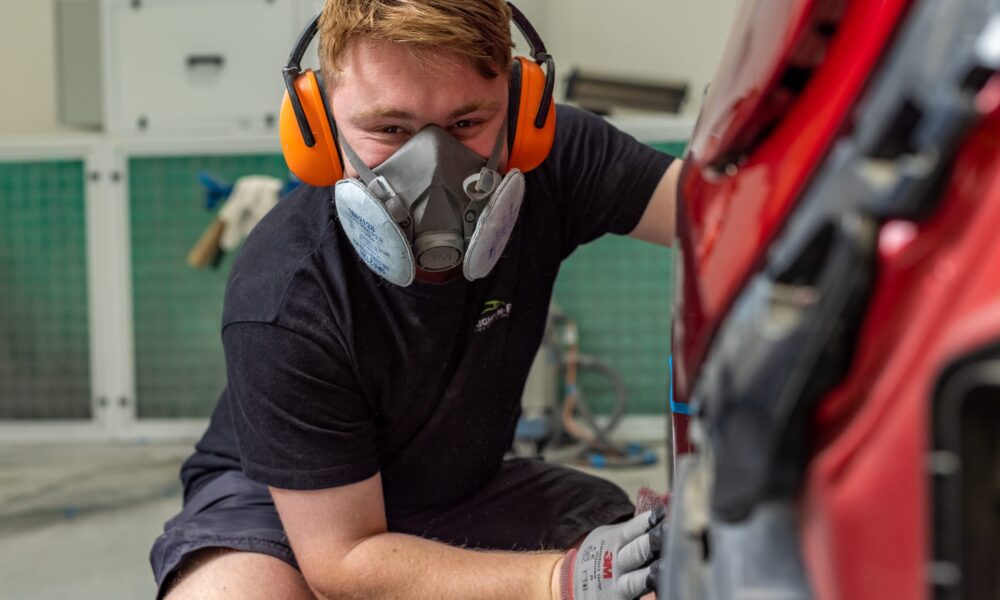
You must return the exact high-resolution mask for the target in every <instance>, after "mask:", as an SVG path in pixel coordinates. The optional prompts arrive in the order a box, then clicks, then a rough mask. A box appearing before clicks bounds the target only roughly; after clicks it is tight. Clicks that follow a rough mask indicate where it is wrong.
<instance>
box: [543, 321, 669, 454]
mask: <svg viewBox="0 0 1000 600" xmlns="http://www.w3.org/2000/svg"><path fill="white" fill-rule="evenodd" d="M562 320H563V321H564V334H563V341H564V344H565V346H566V351H565V353H564V358H563V367H564V369H565V387H564V390H565V392H564V394H565V395H564V398H563V406H562V410H561V420H560V423H561V424H562V427H563V429H564V430H565V432H566V433H567V434H569V435H570V436H571V437H572V438H573V439H574V440H576V442H577V443H576V444H575V445H574V446H573V447H571V448H569V449H567V450H565V451H564V452H566V453H568V454H570V456H571V457H572V458H573V459H575V460H576V461H583V462H585V463H588V464H590V465H591V466H594V467H633V466H638V465H647V464H653V463H654V462H656V455H655V454H654V453H653V452H651V451H649V450H647V449H645V448H643V447H641V446H639V445H637V444H619V443H616V442H614V441H612V440H611V432H612V431H614V430H615V428H617V427H618V425H619V424H620V423H621V420H622V417H624V416H625V413H626V411H627V410H628V388H627V387H626V385H625V381H624V380H623V379H622V377H621V375H620V374H619V373H618V372H617V371H616V370H615V369H614V368H612V367H611V366H610V365H609V364H607V363H606V362H604V361H603V360H601V359H599V358H597V357H596V356H591V355H588V354H580V352H579V335H578V330H577V327H576V322H575V321H573V320H572V319H570V318H563V319H562ZM581 367H582V368H586V369H591V370H594V371H598V372H600V373H601V374H603V375H604V376H605V377H607V378H608V379H609V380H610V381H611V383H612V385H613V386H614V389H615V404H614V408H613V410H612V412H611V415H610V417H609V419H608V421H607V423H606V424H604V425H601V424H599V423H598V422H597V419H596V417H595V415H594V412H593V410H591V408H590V405H589V404H588V403H587V402H586V399H585V398H584V396H583V394H582V392H581V389H580V386H579V384H578V381H577V380H578V374H579V369H580V368H581ZM577 411H579V413H580V416H581V417H582V419H583V421H584V422H585V424H586V426H583V425H581V424H580V423H578V422H577V421H576V419H575V417H574V414H575V413H576V412H577ZM560 454H562V453H560Z"/></svg>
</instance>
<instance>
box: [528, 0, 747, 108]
mask: <svg viewBox="0 0 1000 600" xmlns="http://www.w3.org/2000/svg"><path fill="white" fill-rule="evenodd" d="M740 2H741V0H617V1H611V0H528V1H527V2H525V0H521V2H519V3H518V5H519V6H520V4H526V6H525V8H524V9H523V10H524V12H525V14H527V15H528V16H529V17H531V18H532V19H535V18H537V19H538V21H539V23H535V27H536V28H537V29H539V33H540V34H541V35H542V39H544V40H545V44H546V46H548V48H549V51H550V53H551V54H552V55H553V57H554V58H555V60H556V68H557V70H558V72H560V73H562V75H563V76H565V75H567V74H568V73H569V72H570V70H571V69H572V68H573V67H579V68H581V69H583V70H586V71H592V72H600V73H604V74H612V75H615V74H617V75H621V76H623V77H625V76H632V77H639V78H644V79H650V78H651V79H660V80H668V81H669V80H674V81H678V82H687V83H688V85H689V93H688V103H687V104H686V105H685V107H684V112H685V113H689V114H691V113H697V111H698V109H699V108H700V105H701V97H702V92H703V91H704V89H705V86H706V85H707V84H708V82H709V81H710V80H711V78H712V74H713V73H714V71H715V66H716V64H717V63H718V61H719V59H720V58H721V56H722V50H723V46H724V44H725V42H726V38H727V36H728V34H729V29H730V27H731V26H732V22H733V19H734V18H735V16H736V12H737V8H738V6H739V4H740ZM536 15H537V17H536ZM558 85H559V92H560V97H561V94H562V92H563V89H564V86H565V84H564V82H563V81H562V78H560V81H559V84H558Z"/></svg>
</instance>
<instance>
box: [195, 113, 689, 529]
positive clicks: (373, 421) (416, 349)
mask: <svg viewBox="0 0 1000 600" xmlns="http://www.w3.org/2000/svg"><path fill="white" fill-rule="evenodd" d="M670 160H671V158H670V157H668V156H667V155H664V154H661V153H659V152H657V151H655V150H653V149H651V148H649V147H648V146H646V145H644V144H640V143H639V142H637V141H636V140H634V139H633V138H631V137H630V136H628V135H626V134H624V133H622V132H620V131H618V130H616V129H614V128H613V127H611V126H610V125H608V124H607V123H606V122H605V121H604V120H603V119H601V118H599V117H596V116H593V115H590V114H588V113H585V112H582V111H580V110H577V109H574V108H571V107H567V106H559V107H558V108H557V120H556V136H555V144H554V148H553V150H552V153H551V154H550V155H549V157H548V159H547V160H546V161H545V163H543V164H542V166H540V167H539V168H537V169H535V170H534V171H532V172H530V173H527V174H526V176H525V178H526V188H527V189H526V193H525V198H524V202H523V203H522V206H521V212H520V215H519V216H518V220H517V224H516V226H515V228H514V230H513V233H512V235H511V238H510V241H509V243H508V244H507V247H506V249H505V250H504V253H503V255H502V257H501V259H500V260H499V262H498V263H497V265H496V267H495V268H494V269H493V271H492V272H491V273H490V274H489V275H488V276H487V277H486V278H484V279H481V280H478V281H475V282H469V281H466V280H465V279H464V278H462V277H461V276H459V278H457V279H455V280H453V281H451V282H448V283H443V284H431V283H422V282H415V283H414V284H413V285H411V286H410V287H406V288H402V287H398V286H395V285H393V284H390V283H388V282H386V281H384V280H382V279H380V278H379V277H378V276H377V275H375V274H374V273H372V272H371V271H370V270H369V269H368V268H367V267H366V266H365V265H364V264H363V263H362V262H361V261H360V260H359V259H358V258H357V256H356V254H355V252H354V249H353V248H352V246H351V244H350V242H349V241H348V239H347V237H346V236H345V235H344V233H343V231H342V230H341V228H340V225H339V223H338V221H337V219H336V216H335V211H334V210H333V206H332V202H331V200H332V190H333V188H311V187H303V188H300V189H299V190H297V191H296V192H295V193H293V194H292V195H290V196H289V197H287V198H285V199H283V200H282V201H281V202H279V203H278V205H277V207H275V208H274V209H273V210H272V211H271V212H270V213H269V214H268V215H267V217H266V218H265V219H264V220H263V221H261V223H260V224H259V225H258V226H257V227H256V228H255V229H254V231H253V233H252V235H250V237H249V239H247V241H246V243H245V245H244V247H243V248H242V250H241V251H240V253H239V256H238V257H237V258H236V260H235V263H234V265H233V269H232V273H231V275H230V279H229V284H228V287H227V289H226V298H225V308H224V313H223V324H222V326H223V329H222V339H223V345H224V347H225V353H226V368H227V376H228V389H227V390H226V392H224V393H223V395H222V397H221V399H220V401H219V404H218V406H217V408H216V410H215V413H214V414H213V417H212V420H211V423H210V426H209V429H208V431H207V432H206V434H205V436H204V438H203V439H202V440H201V442H199V444H198V448H197V453H196V455H195V456H194V457H192V459H191V460H189V461H188V465H187V466H186V473H185V482H186V483H188V484H191V483H192V480H193V479H197V477H198V475H200V474H203V473H205V472H206V471H209V470H213V469H219V468H234V467H235V466H236V465H237V464H238V465H240V466H241V467H242V469H243V471H244V472H245V473H246V475H247V476H248V477H250V478H251V479H254V480H256V481H259V482H262V483H265V484H267V485H271V486H274V487H278V488H288V489H320V488H328V487H334V486H340V485H346V484H349V483H354V482H358V481H361V480H364V479H367V478H368V477H371V476H372V475H374V474H375V473H377V472H381V474H382V483H383V492H384V495H385V501H386V509H387V511H388V512H389V513H390V516H391V515H392V514H396V515H403V514H407V513H410V512H412V511H416V510H421V509H426V508H430V507H433V506H447V505H450V504H452V503H454V502H456V501H458V500H460V499H462V498H464V497H466V496H467V495H469V494H470V493H472V492H473V491H474V490H476V489H477V488H478V487H480V486H481V485H483V484H484V483H485V482H486V481H487V480H488V479H489V478H490V477H491V476H492V475H493V474H494V473H495V472H496V471H497V469H498V468H499V466H500V464H501V461H502V459H503V456H504V454H505V452H506V451H507V450H508V449H509V447H510V444H511V440H512V436H513V433H514V427H515V425H516V422H517V419H518V416H519V413H520V398H521V392H522V389H523V387H524V382H525V379H526V378H527V374H528V369H529V367H530V366H531V362H532V359H533V357H534V355H535V352H536V351H537V349H538V346H539V343H540V341H541V337H542V333H543V330H544V326H545V320H546V314H547V311H548V307H549V301H550V298H551V296H552V288H553V284H554V282H555V279H556V274H557V272H558V270H559V264H560V263H561V261H562V260H563V259H564V258H566V257H567V256H569V254H570V253H571V252H572V251H573V250H574V249H575V248H576V247H577V246H578V245H580V244H583V243H586V242H588V241H591V240H593V239H595V238H597V237H599V236H601V235H602V234H604V233H606V232H613V233H618V234H626V233H629V232H630V231H631V230H632V229H634V228H635V226H636V224H637V223H638V221H639V218H640V217H641V216H642V213H643V211H644V209H645V207H646V205H647V203H648V201H649V199H650V197H651V195H652V193H653V190H654V188H655V186H656V184H657V183H658V182H659V180H660V178H661V177H662V175H663V172H664V170H665V169H666V167H667V165H668V164H669V163H670ZM594 283H595V285H600V282H599V281H595V282H594ZM189 487H190V486H189ZM190 491H191V490H190V489H189V490H188V492H189V493H190Z"/></svg>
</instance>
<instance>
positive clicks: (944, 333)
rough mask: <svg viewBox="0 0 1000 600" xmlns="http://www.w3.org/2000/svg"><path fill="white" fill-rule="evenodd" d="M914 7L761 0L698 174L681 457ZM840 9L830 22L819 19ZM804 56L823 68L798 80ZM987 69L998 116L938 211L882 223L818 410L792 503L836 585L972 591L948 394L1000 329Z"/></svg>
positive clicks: (681, 386)
mask: <svg viewBox="0 0 1000 600" xmlns="http://www.w3.org/2000/svg"><path fill="white" fill-rule="evenodd" d="M911 4H917V2H916V1H914V2H910V1H909V0H833V1H829V0H797V1H791V0H753V1H747V2H745V4H744V10H743V12H742V14H741V16H740V18H739V19H738V21H737V25H736V27H735V29H734V31H733V33H732V34H731V37H730V42H729V45H728V47H727V51H726V53H725V55H724V58H723V61H722V63H721V65H720V67H719V69H718V71H717V74H716V77H715V78H714V81H713V84H712V87H711V90H710V92H709V94H708V96H707V97H706V100H705V104H704V107H703V109H702V112H701V115H700V117H699V122H698V125H697V127H696V129H695V133H694V135H693V138H692V140H691V143H690V145H689V151H688V154H687V156H686V164H685V170H684V173H683V174H682V179H681V183H680V192H681V194H680V195H681V201H680V202H679V207H678V215H677V223H678V236H679V239H678V252H677V255H676V267H677V268H676V270H675V271H676V273H677V281H676V289H677V298H676V300H675V316H674V330H673V357H672V363H673V364H672V373H673V378H672V386H673V387H672V399H671V405H672V407H673V409H674V412H673V415H672V420H673V428H674V436H673V439H674V450H675V453H676V455H678V456H679V455H683V454H685V453H690V452H696V453H697V452H698V451H699V448H697V447H696V445H692V443H691V440H690V439H689V437H688V426H689V418H690V417H689V416H688V414H687V413H688V412H690V411H691V410H694V408H693V405H692V406H689V401H693V400H692V394H693V390H694V389H695V388H696V387H697V385H698V383H699V378H702V377H706V376H708V375H706V373H705V372H704V370H703V369H702V367H703V366H704V363H705V361H706V356H707V355H708V354H709V353H710V350H711V349H712V348H713V346H717V345H719V344H722V343H723V340H721V339H719V338H720V335H724V334H720V326H721V324H722V322H723V321H724V319H725V318H726V317H727V315H728V314H729V312H730V310H731V309H732V307H733V304H734V301H735V299H736V298H737V297H738V296H739V295H740V294H741V292H743V291H744V289H745V287H746V286H747V283H748V280H749V279H750V277H751V276H752V275H753V274H754V273H755V272H757V271H758V270H760V269H761V268H762V263H763V262H764V261H765V260H766V256H767V253H768V249H769V246H770V245H771V243H772V241H773V240H774V239H775V236H776V235H778V234H779V233H780V232H781V231H782V228H783V227H784V226H785V224H786V221H787V219H788V217H789V215H790V214H791V213H792V212H793V211H794V209H795V207H796V206H797V205H799V204H800V203H802V202H804V200H805V199H807V198H808V197H809V194H810V183H811V182H812V179H813V178H814V176H815V174H816V171H817V168H818V167H819V165H820V164H821V163H822V161H824V160H825V159H827V158H828V156H829V153H830V152H831V148H832V147H833V146H834V144H835V142H836V141H837V140H838V139H839V138H840V137H841V136H843V135H845V132H847V131H849V130H850V129H851V127H852V126H853V124H854V122H853V121H852V115H853V112H854V111H856V110H858V103H859V101H860V99H861V98H862V96H863V94H864V92H865V90H866V88H867V86H869V85H870V84H871V82H872V81H873V80H874V78H876V77H877V76H878V68H879V67H880V65H882V64H884V62H885V57H886V56H887V55H888V54H889V53H890V51H891V50H892V48H893V45H894V44H895V43H896V41H897V37H898V36H899V35H900V33H899V32H900V29H901V27H903V25H904V23H905V20H906V18H907V15H908V12H909V11H910V10H911V8H912V6H911ZM824 19H826V20H830V21H831V25H830V27H826V28H824V26H822V24H821V25H820V26H819V27H817V26H816V24H817V22H819V21H822V20H824ZM816 31H820V32H821V33H822V32H827V31H829V32H830V33H829V35H827V36H824V35H819V36H817V35H816V33H815V32H816ZM803 72H805V74H806V75H807V77H806V78H805V81H804V83H803V78H802V77H799V79H796V78H795V76H796V75H800V76H801V75H802V73H803ZM790 73H791V74H790ZM982 76H983V80H984V81H983V82H981V84H980V85H979V86H978V87H977V89H976V93H975V94H974V101H975V112H976V114H977V115H978V117H977V118H976V120H975V121H974V122H973V123H970V125H969V127H968V129H966V130H963V133H962V135H961V137H960V139H959V140H958V144H957V146H956V149H955V150H956V151H955V154H954V157H953V160H952V159H949V161H948V162H949V164H948V171H947V174H946V175H945V177H944V179H943V185H941V186H938V187H935V188H934V189H933V191H932V192H929V193H933V194H934V195H935V199H934V203H933V205H934V209H933V210H932V211H930V212H929V213H928V214H925V215H921V216H920V217H919V218H916V217H914V218H891V217H890V218H885V219H882V220H881V221H880V222H879V227H878V231H877V234H876V240H877V243H876V249H875V256H874V264H875V270H874V272H875V276H874V277H873V279H872V284H871V286H870V289H869V290H868V296H867V301H866V304H865V309H864V312H863V315H862V316H861V318H860V319H859V320H858V321H857V325H856V330H855V331H854V332H853V335H852V336H850V342H851V344H852V346H851V348H850V360H849V363H848V365H847V367H846V370H845V373H844V375H843V376H842V377H841V378H840V380H839V381H838V382H837V384H836V385H835V386H834V387H833V388H832V389H830V390H828V391H826V392H825V393H824V394H823V396H822V398H821V399H820V400H819V401H818V402H816V403H815V404H814V405H812V406H811V407H810V409H809V414H808V416H807V418H806V421H807V424H808V436H809V437H808V440H809V441H808V458H807V460H806V466H805V472H804V474H803V477H802V481H801V484H800V485H799V487H798V488H797V490H796V493H795V495H794V498H793V500H792V501H793V502H794V504H795V506H796V511H797V513H798V523H799V526H798V527H799V530H798V533H799V541H800V544H801V549H802V558H803V562H804V564H805V567H806V571H807V575H808V581H809V585H810V587H811V589H812V592H813V594H815V596H816V597H817V598H824V599H845V600H867V599H872V600H875V599H879V600H881V599H885V598H907V599H909V598H931V597H941V598H945V597H949V598H950V597H959V596H948V595H947V590H948V589H950V588H949V585H951V584H952V583H954V582H953V581H952V580H954V579H955V578H956V577H958V576H957V575H956V573H955V564H954V563H952V562H949V561H948V560H946V559H947V558H948V557H944V558H942V552H943V553H944V554H948V552H949V551H948V550H947V548H945V547H946V546H948V542H947V540H946V539H945V538H948V537H949V536H952V534H953V532H949V531H947V530H948V529H949V528H954V527H958V525H955V524H954V522H952V521H951V520H950V519H951V517H952V516H955V515H952V514H951V513H954V512H958V511H959V509H958V505H949V504H947V501H946V500H944V499H943V498H944V497H945V496H947V495H948V494H949V493H950V492H948V491H947V490H946V489H944V488H941V487H940V486H939V484H940V483H941V481H940V477H941V476H942V475H948V474H949V473H948V470H949V469H948V464H949V463H948V460H946V459H948V458H949V457H951V458H954V456H955V454H954V453H952V454H949V453H948V452H946V451H945V450H942V447H941V446H940V445H939V444H938V443H937V441H936V437H935V436H936V433H935V428H936V426H937V424H938V422H942V423H943V422H945V421H947V420H948V419H949V418H950V417H948V415H950V414H952V413H956V414H957V412H960V411H961V410H962V409H961V407H959V406H957V404H958V401H957V400H956V401H955V402H953V403H952V404H954V405H955V406H949V405H947V401H942V400H940V398H941V395H942V392H941V390H942V386H943V385H944V383H942V382H943V381H945V379H946V377H945V375H946V374H947V373H948V372H949V368H950V367H951V366H953V365H956V364H960V363H961V361H962V360H963V358H964V357H969V356H973V355H976V354H977V353H981V352H982V349H984V348H991V347H994V348H995V347H998V346H1000V78H998V76H997V75H996V74H995V72H987V73H985V74H984V75H982ZM789 81H791V83H790V84H789ZM995 389H996V390H997V391H998V393H1000V387H998V388H995ZM997 400H998V402H1000V398H997ZM983 414H984V415H986V417H985V418H992V416H991V415H996V414H997V413H996V412H985V413H983ZM990 427H993V429H991V430H990V431H1000V429H997V428H996V427H995V426H990ZM993 448H994V450H997V449H998V448H1000V446H993ZM998 455H1000V450H998ZM942 457H943V458H942ZM937 459H941V460H937ZM986 460H987V461H988V460H991V459H990V458H989V457H987V458H986ZM935 461H936V462H935ZM929 463H933V465H932V467H931V468H928V464H929ZM998 464H1000V463H998ZM953 470H954V469H953ZM983 472H984V473H988V472H989V469H988V468H987V469H986V470H984V471H983ZM935 478H938V479H935ZM936 486H938V487H936ZM945 487H947V486H945ZM959 504H961V503H959ZM963 506H965V505H963ZM944 509H949V511H950V512H942V511H943V510H944ZM955 518H960V517H957V516H955ZM994 526H995V522H994ZM969 547H970V546H968V545H966V546H965V548H966V550H968V548H969ZM943 548H944V549H943ZM993 548H994V550H998V549H1000V546H997V545H996V544H995V545H994V546H993ZM952 550H954V549H953V548H952ZM952 554H954V552H952ZM997 556H998V555H996V554H994V555H993V557H992V561H993V562H994V563H996V565H997V566H1000V562H997V561H998V559H997ZM987 560H989V559H987ZM949 569H950V570H949ZM981 571H982V569H981ZM980 577H982V575H980ZM966 578H967V579H968V578H969V575H967V577H966ZM980 583H981V582H980ZM976 589H984V588H976ZM991 589H992V588H991ZM942 590H945V591H942ZM994 593H996V592H994ZM935 594H943V595H940V596H937V595H935ZM969 597H971V596H969ZM989 597H995V596H989Z"/></svg>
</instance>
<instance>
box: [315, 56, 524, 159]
mask: <svg viewBox="0 0 1000 600" xmlns="http://www.w3.org/2000/svg"><path fill="white" fill-rule="evenodd" d="M427 58H429V60H430V61H433V62H435V63H436V64H433V65H430V66H428V65H427V64H426V61H425V60H422V59H420V58H417V57H416V56H414V55H413V54H412V53H411V52H410V50H409V49H408V48H406V47H405V46H402V45H400V44H394V43H390V42H381V41H377V40H370V39H367V38H360V39H358V40H356V41H355V42H353V43H352V44H351V46H350V47H349V48H348V51H347V52H346V54H345V56H344V59H343V60H344V63H343V67H344V69H343V70H342V71H341V72H340V73H339V75H338V76H337V79H336V82H335V83H334V84H333V85H332V86H331V87H332V89H331V90H330V96H329V97H330V103H331V105H332V106H331V110H332V111H333V118H334V120H335V121H336V122H337V128H338V131H339V134H340V135H341V136H343V137H345V138H346V139H347V141H348V142H349V143H350V144H351V147H352V148H353V149H354V151H355V152H357V154H358V156H359V157H360V158H361V160H363V161H364V162H365V164H366V165H368V166H369V167H375V166H378V165H379V164H381V163H382V162H383V161H384V160H386V159H387V158H389V156H390V155H392V154H393V153H394V152H395V151H396V150H398V149H399V147H400V146H402V145H403V144H404V143H405V142H406V141H407V140H409V139H410V137H411V136H413V135H414V134H416V133H417V132H418V131H420V130H421V129H423V128H424V127H427V126H428V125H437V126H438V127H440V128H442V129H444V130H445V131H447V132H448V133H450V134H451V135H453V136H455V138H456V139H457V140H459V141H460V142H462V143H463V144H465V145H466V147H468V148H469V149H470V150H472V151H473V152H475V153H476V154H478V155H479V156H481V157H483V158H484V159H485V158H487V157H488V156H489V155H490V152H491V151H492V149H493V144H494V143H495V142H496V136H497V133H498V132H499V130H500V127H501V126H502V125H503V123H504V116H505V115H506V114H507V84H508V78H507V75H506V74H505V73H501V74H500V75H498V76H497V77H494V78H493V79H486V78H485V77H483V76H482V75H481V74H480V73H479V72H478V71H477V70H476V69H475V67H473V66H472V65H471V64H469V63H468V62H467V61H465V60H463V59H462V58H461V57H459V56H457V55H453V54H450V53H447V52H441V53H435V54H430V55H427ZM505 162H506V153H505V154H504V160H503V161H502V163H501V164H503V163H505ZM344 168H345V171H346V174H347V176H348V177H357V172H356V171H355V170H354V167H352V166H351V164H350V162H348V161H346V160H345V161H344Z"/></svg>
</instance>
